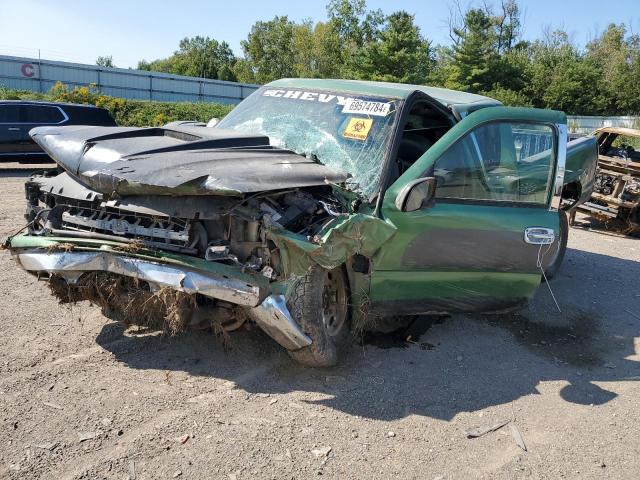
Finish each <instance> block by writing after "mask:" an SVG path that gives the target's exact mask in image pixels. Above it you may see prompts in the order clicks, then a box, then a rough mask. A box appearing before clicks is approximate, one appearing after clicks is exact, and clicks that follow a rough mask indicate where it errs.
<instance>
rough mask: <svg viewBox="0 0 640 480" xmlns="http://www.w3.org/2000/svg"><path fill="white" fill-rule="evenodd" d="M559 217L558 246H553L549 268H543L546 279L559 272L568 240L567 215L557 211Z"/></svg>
mask: <svg viewBox="0 0 640 480" xmlns="http://www.w3.org/2000/svg"><path fill="white" fill-rule="evenodd" d="M558 215H559V217H560V238H559V240H558V244H557V245H556V246H555V249H554V252H553V259H552V260H551V263H549V266H548V267H547V268H545V270H544V274H545V276H546V277H547V279H548V280H549V279H552V278H553V277H554V276H555V275H556V274H557V273H558V271H559V270H560V266H561V265H562V261H563V260H564V254H565V253H566V251H567V241H568V240H569V220H568V218H567V213H566V212H565V211H563V210H560V211H558Z"/></svg>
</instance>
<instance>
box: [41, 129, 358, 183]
mask: <svg viewBox="0 0 640 480" xmlns="http://www.w3.org/2000/svg"><path fill="white" fill-rule="evenodd" d="M30 135H31V137H32V138H33V140H34V141H35V142H36V143H37V144H38V145H40V147H41V148H42V149H43V150H44V151H45V152H46V153H47V154H48V155H49V156H50V157H51V158H53V159H54V160H55V161H56V162H57V163H58V164H59V165H60V166H61V167H62V168H64V169H65V170H66V171H67V172H69V173H70V174H71V175H74V176H76V177H77V178H78V179H79V180H80V181H81V182H82V183H83V184H85V185H87V186H88V187H91V188H92V189H94V190H96V191H98V192H100V193H103V194H107V195H109V194H111V193H113V192H116V193H118V194H119V195H242V194H244V193H254V192H262V191H269V190H280V189H289V188H295V187H310V186H316V185H324V184H326V183H327V182H331V183H341V182H343V181H345V180H346V178H347V176H346V175H345V174H343V173H341V172H336V171H335V170H333V169H331V168H329V167H327V166H324V165H322V164H319V163H317V162H314V161H312V160H310V159H308V158H306V157H304V156H302V155H297V154H295V153H293V152H291V151H289V150H283V149H279V148H275V147H272V146H270V145H269V138H268V137H266V136H261V135H251V134H246V133H241V132H236V131H234V130H223V129H216V128H207V127H200V126H173V125H172V126H171V127H168V126H165V127H158V128H127V127H90V126H67V127H37V128H34V129H32V130H31V131H30Z"/></svg>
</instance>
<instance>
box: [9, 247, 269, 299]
mask: <svg viewBox="0 0 640 480" xmlns="http://www.w3.org/2000/svg"><path fill="white" fill-rule="evenodd" d="M16 258H17V260H18V263H19V264H20V265H21V266H22V268H24V269H25V270H27V271H31V272H47V273H50V274H52V273H55V274H61V275H62V276H68V275H69V274H71V275H72V276H75V277H76V278H77V272H95V271H103V272H111V273H115V274H118V275H124V276H127V277H132V278H137V279H140V280H144V281H146V282H149V283H151V284H154V285H159V286H162V287H171V288H173V289H175V290H178V291H181V292H185V293H189V294H195V293H199V294H201V295H204V296H206V297H210V298H215V299H218V300H224V301H228V302H231V303H235V304H238V305H243V306H249V307H255V306H257V305H258V304H259V303H260V301H261V300H262V298H264V294H265V293H266V292H263V291H261V289H260V287H258V286H255V285H250V284H248V283H246V282H244V281H241V280H238V279H234V278H229V277H227V276H225V275H214V274H211V273H204V272H199V271H196V270H191V269H187V268H184V267H177V266H173V265H170V264H166V263H156V262H151V261H148V260H142V259H140V258H133V257H128V256H124V255H118V254H115V253H110V252H51V253H46V252H38V251H22V252H19V253H17V254H16Z"/></svg>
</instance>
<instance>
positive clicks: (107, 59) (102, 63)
mask: <svg viewBox="0 0 640 480" xmlns="http://www.w3.org/2000/svg"><path fill="white" fill-rule="evenodd" d="M96 65H97V66H99V67H107V68H115V65H114V64H113V57H112V56H111V55H105V56H104V57H103V56H99V57H98V58H97V60H96Z"/></svg>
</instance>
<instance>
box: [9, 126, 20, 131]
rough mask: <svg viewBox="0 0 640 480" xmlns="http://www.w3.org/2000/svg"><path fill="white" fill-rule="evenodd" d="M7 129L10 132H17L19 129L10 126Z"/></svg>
mask: <svg viewBox="0 0 640 480" xmlns="http://www.w3.org/2000/svg"><path fill="white" fill-rule="evenodd" d="M7 130H9V131H10V132H17V131H19V130H20V129H19V128H17V127H10V128H8V129H7Z"/></svg>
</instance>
